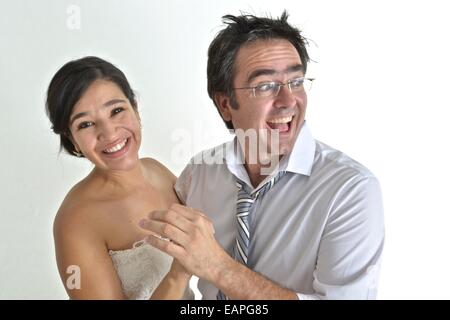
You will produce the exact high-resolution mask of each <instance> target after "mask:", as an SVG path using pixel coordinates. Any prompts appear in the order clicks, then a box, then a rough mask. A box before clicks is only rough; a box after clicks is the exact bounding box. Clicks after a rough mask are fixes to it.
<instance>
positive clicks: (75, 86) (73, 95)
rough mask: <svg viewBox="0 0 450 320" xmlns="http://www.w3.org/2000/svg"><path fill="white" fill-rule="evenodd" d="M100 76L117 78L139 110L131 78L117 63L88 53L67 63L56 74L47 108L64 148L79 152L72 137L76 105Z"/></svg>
mask: <svg viewBox="0 0 450 320" xmlns="http://www.w3.org/2000/svg"><path fill="white" fill-rule="evenodd" d="M96 80H108V81H111V82H114V83H115V84H116V85H117V86H118V87H119V88H120V89H121V90H122V92H123V94H124V95H125V97H127V99H128V101H129V102H130V104H131V105H132V106H133V108H134V109H135V110H137V103H136V99H135V95H134V92H133V90H132V89H131V87H130V84H129V83H128V80H127V78H126V77H125V75H124V74H123V72H122V71H121V70H119V69H118V68H117V67H116V66H114V65H113V64H111V63H109V62H108V61H105V60H103V59H100V58H97V57H84V58H81V59H78V60H73V61H70V62H68V63H66V64H65V65H64V66H62V67H61V69H59V70H58V71H57V72H56V74H55V75H54V76H53V79H52V80H51V82H50V85H49V87H48V91H47V102H46V111H47V115H48V117H49V119H50V121H51V123H52V129H53V132H55V133H56V134H58V135H59V136H60V140H61V149H65V150H66V151H67V152H68V153H69V154H71V155H76V154H77V153H76V150H75V146H74V145H73V144H72V141H71V140H70V134H71V133H70V130H69V119H70V115H71V114H72V110H73V107H74V105H75V104H76V103H77V102H78V100H80V98H81V96H82V95H83V94H84V93H85V92H86V90H87V89H88V88H89V86H90V85H91V84H92V83H93V82H94V81H96Z"/></svg>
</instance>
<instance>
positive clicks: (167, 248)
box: [144, 235, 185, 259]
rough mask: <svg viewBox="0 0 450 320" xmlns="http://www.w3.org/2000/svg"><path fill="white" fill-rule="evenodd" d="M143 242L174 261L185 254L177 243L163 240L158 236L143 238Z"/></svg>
mask: <svg viewBox="0 0 450 320" xmlns="http://www.w3.org/2000/svg"><path fill="white" fill-rule="evenodd" d="M144 240H145V242H147V243H148V244H150V245H152V246H154V247H155V248H157V249H159V250H161V251H163V252H165V253H167V254H169V255H171V256H172V257H174V258H175V259H177V258H180V257H181V256H182V254H183V253H185V250H184V248H183V247H182V246H180V245H179V244H178V243H176V242H173V241H170V240H167V239H163V238H161V237H159V236H155V235H149V236H147V237H145V239H144Z"/></svg>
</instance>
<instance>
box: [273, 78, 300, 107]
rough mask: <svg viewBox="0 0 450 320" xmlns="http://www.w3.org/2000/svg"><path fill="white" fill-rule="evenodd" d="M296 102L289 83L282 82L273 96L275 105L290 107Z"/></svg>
mask: <svg viewBox="0 0 450 320" xmlns="http://www.w3.org/2000/svg"><path fill="white" fill-rule="evenodd" d="M295 103H296V100H295V95H294V94H293V93H292V92H291V89H290V88H289V85H288V84H287V83H286V84H283V85H281V86H280V89H279V91H278V95H277V96H276V97H275V106H276V107H292V106H294V105H295Z"/></svg>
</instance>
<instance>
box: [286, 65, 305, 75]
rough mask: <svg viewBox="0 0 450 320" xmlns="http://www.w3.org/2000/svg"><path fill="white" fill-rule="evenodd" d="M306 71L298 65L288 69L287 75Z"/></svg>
mask: <svg viewBox="0 0 450 320" xmlns="http://www.w3.org/2000/svg"><path fill="white" fill-rule="evenodd" d="M304 70H305V68H304V66H303V65H302V64H296V65H294V66H291V67H289V68H287V69H286V73H292V72H297V71H304Z"/></svg>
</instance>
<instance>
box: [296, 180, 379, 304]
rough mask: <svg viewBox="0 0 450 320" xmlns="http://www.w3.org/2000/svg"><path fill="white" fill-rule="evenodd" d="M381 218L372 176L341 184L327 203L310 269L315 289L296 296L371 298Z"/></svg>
mask: <svg viewBox="0 0 450 320" xmlns="http://www.w3.org/2000/svg"><path fill="white" fill-rule="evenodd" d="M383 244H384V218H383V205H382V197H381V190H380V186H379V183H378V180H377V179H376V178H375V177H365V178H363V179H360V180H359V181H357V182H356V183H352V184H349V185H348V186H346V187H344V188H343V189H342V190H341V192H339V194H338V195H336V197H335V200H334V201H333V203H332V205H331V210H330V215H329V218H328V221H327V224H326V226H325V230H324V233H323V235H322V239H321V244H320V247H319V253H318V258H317V264H316V269H315V271H314V275H313V277H314V280H313V288H314V291H315V293H314V294H312V295H305V294H302V293H297V296H298V298H299V299H301V300H302V299H303V300H305V299H308V300H310V299H375V298H376V293H377V286H378V275H379V269H380V262H381V253H382V251H383Z"/></svg>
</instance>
